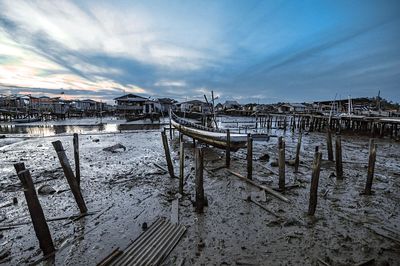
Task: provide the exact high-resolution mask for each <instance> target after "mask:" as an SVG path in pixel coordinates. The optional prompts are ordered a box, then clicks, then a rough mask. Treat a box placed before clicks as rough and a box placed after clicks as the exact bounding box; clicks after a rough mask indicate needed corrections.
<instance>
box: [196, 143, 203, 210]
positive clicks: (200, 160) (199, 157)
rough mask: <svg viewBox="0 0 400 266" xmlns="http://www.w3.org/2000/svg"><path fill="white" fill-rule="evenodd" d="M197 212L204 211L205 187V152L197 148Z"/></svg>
mask: <svg viewBox="0 0 400 266" xmlns="http://www.w3.org/2000/svg"><path fill="white" fill-rule="evenodd" d="M195 160H196V212H198V213H202V212H203V209H204V187H203V150H202V148H196V151H195Z"/></svg>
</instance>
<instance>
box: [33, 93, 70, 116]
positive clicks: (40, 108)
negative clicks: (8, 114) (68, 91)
mask: <svg viewBox="0 0 400 266" xmlns="http://www.w3.org/2000/svg"><path fill="white" fill-rule="evenodd" d="M69 108H70V104H69V103H68V102H67V101H64V100H63V99H60V97H54V98H51V97H48V96H41V97H30V109H31V110H35V111H37V112H39V113H51V114H62V115H64V114H66V113H67V112H68V111H69Z"/></svg>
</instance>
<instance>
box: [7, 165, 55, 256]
mask: <svg viewBox="0 0 400 266" xmlns="http://www.w3.org/2000/svg"><path fill="white" fill-rule="evenodd" d="M14 168H15V170H16V171H17V175H18V178H19V180H21V183H22V187H23V188H24V194H25V199H26V203H27V204H28V209H29V213H30V215H31V218H32V224H33V228H34V230H35V234H36V237H37V238H38V240H39V246H40V249H41V250H42V251H43V254H44V255H45V256H46V255H49V254H51V253H53V252H54V251H55V248H54V245H53V240H52V238H51V234H50V230H49V227H48V225H47V222H46V218H45V217H44V213H43V209H42V206H41V205H40V202H39V199H38V196H37V194H36V190H35V185H34V184H33V181H32V177H31V174H30V173H29V170H27V169H25V164H24V163H16V164H14Z"/></svg>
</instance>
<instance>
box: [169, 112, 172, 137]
mask: <svg viewBox="0 0 400 266" xmlns="http://www.w3.org/2000/svg"><path fill="white" fill-rule="evenodd" d="M171 112H172V110H171V108H169V139H172V121H171V115H172V113H171Z"/></svg>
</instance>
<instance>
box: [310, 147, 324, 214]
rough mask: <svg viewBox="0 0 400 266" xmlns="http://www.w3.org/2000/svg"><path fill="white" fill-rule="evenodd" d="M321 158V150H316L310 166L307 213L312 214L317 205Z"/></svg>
mask: <svg viewBox="0 0 400 266" xmlns="http://www.w3.org/2000/svg"><path fill="white" fill-rule="evenodd" d="M321 158H322V152H318V151H317V152H316V153H315V158H314V162H313V168H312V176H311V186H310V202H309V205H308V215H314V213H315V209H316V207H317V199H318V182H319V173H320V170H321Z"/></svg>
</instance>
